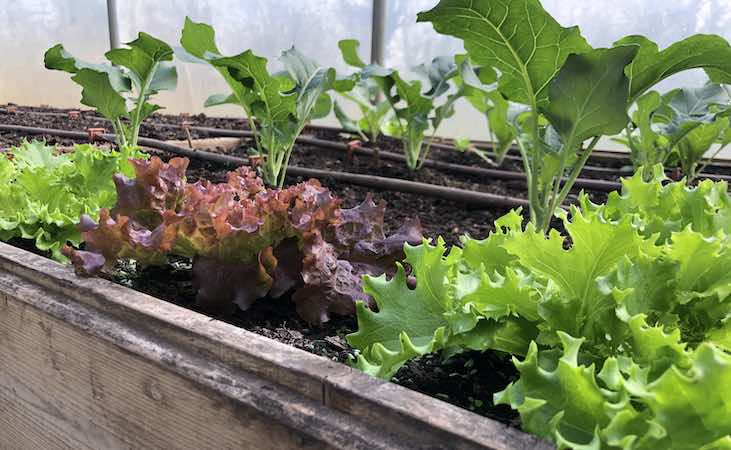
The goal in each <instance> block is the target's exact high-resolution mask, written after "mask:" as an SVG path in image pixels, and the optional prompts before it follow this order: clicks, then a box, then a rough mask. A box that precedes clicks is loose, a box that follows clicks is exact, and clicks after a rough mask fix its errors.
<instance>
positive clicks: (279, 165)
mask: <svg viewBox="0 0 731 450" xmlns="http://www.w3.org/2000/svg"><path fill="white" fill-rule="evenodd" d="M180 43H181V45H182V46H183V49H181V50H180V54H181V56H182V58H183V59H185V60H187V61H191V62H198V63H205V64H210V65H211V66H213V67H214V68H215V69H216V70H217V71H218V72H219V73H220V74H221V75H222V76H223V78H224V79H225V80H226V83H227V84H228V86H229V88H230V89H231V93H230V94H216V95H212V96H211V97H209V98H208V100H206V103H205V106H215V105H222V104H234V105H238V106H239V107H241V108H242V109H243V110H244V112H245V114H246V116H247V118H248V121H249V127H250V129H251V130H252V131H253V132H254V141H255V143H256V150H255V152H256V153H257V154H258V155H260V156H263V157H264V159H265V160H264V162H263V163H262V164H261V165H260V166H259V167H260V170H261V174H262V178H263V179H264V181H265V182H266V183H267V184H268V185H270V186H277V187H282V186H283V185H284V179H285V176H286V173H287V166H288V165H289V159H290V156H291V155H292V150H293V149H294V145H295V140H296V139H297V137H298V136H299V135H300V133H301V132H302V130H303V129H304V127H305V126H306V125H307V123H309V122H310V121H311V120H313V119H318V118H322V117H325V116H327V115H328V114H329V113H330V109H331V105H332V100H331V99H330V96H329V95H328V94H327V91H328V90H330V89H332V88H333V84H334V82H335V70H334V69H332V68H324V67H321V66H320V65H318V64H317V63H316V62H315V61H313V60H311V59H310V58H307V57H306V56H304V55H303V54H301V53H300V52H299V51H297V50H296V49H295V48H294V47H292V48H291V49H289V50H287V51H285V52H283V53H282V55H281V57H280V60H281V62H282V63H283V64H284V67H285V68H286V73H270V72H269V70H268V69H267V60H266V59H265V58H262V57H260V56H257V55H255V54H254V53H253V52H252V51H251V50H246V51H245V52H243V53H240V54H238V55H234V56H223V55H222V54H221V52H220V51H219V50H218V47H217V45H216V41H215V31H214V30H213V28H212V27H211V26H210V25H207V24H204V23H196V22H193V21H192V20H190V18H186V19H185V26H184V27H183V33H182V37H181V39H180Z"/></svg>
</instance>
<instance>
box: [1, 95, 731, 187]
mask: <svg viewBox="0 0 731 450" xmlns="http://www.w3.org/2000/svg"><path fill="white" fill-rule="evenodd" d="M83 112H91V113H93V114H96V113H94V112H93V111H91V110H87V111H83ZM0 113H4V114H15V113H23V114H36V115H40V116H50V117H69V115H68V112H66V113H62V112H52V111H33V110H24V111H23V110H21V111H15V112H10V111H8V110H7V108H0ZM94 118H97V119H99V120H103V121H107V119H105V118H103V117H99V116H96V115H95V116H94ZM241 121H242V123H243V122H244V119H241ZM155 125H156V126H159V127H162V128H175V129H178V128H180V125H176V124H168V123H158V124H155ZM307 127H308V128H311V129H315V130H317V129H320V130H326V131H330V132H336V133H345V134H351V135H354V134H353V133H352V132H348V131H346V130H344V129H343V128H341V127H335V126H330V125H314V124H310V125H308V126H307ZM191 129H199V130H201V129H207V130H211V131H210V133H211V134H213V133H219V132H228V131H231V132H234V133H246V131H239V130H227V129H221V128H207V127H191ZM249 133H250V132H249ZM218 136H232V135H226V134H218ZM247 136H250V134H249V135H247ZM232 137H234V136H232ZM235 137H241V135H236V136H235ZM438 139H439V140H440V141H442V142H434V143H433V144H432V147H434V148H438V149H442V150H448V151H457V148H456V147H455V145H454V139H450V138H438ZM471 143H472V144H473V145H475V147H477V148H478V149H480V150H486V151H493V150H494V147H493V144H492V143H491V142H489V141H483V140H473V141H471ZM517 152H518V149H517V147H511V148H510V150H509V153H508V154H507V155H506V156H505V158H506V159H508V160H511V161H518V162H519V161H522V158H521V157H520V156H518V155H516V154H515V153H517ZM510 153H513V154H510ZM591 159H595V160H605V161H609V162H618V161H620V162H624V163H626V165H631V160H630V158H629V155H628V154H627V153H623V152H613V151H609V150H594V151H593V152H592V154H591ZM455 165H457V164H455ZM709 166H710V167H714V166H715V167H718V168H730V167H731V161H721V160H715V161H710V164H709ZM463 167H465V166H463ZM582 170H583V171H587V172H596V173H617V172H621V171H620V170H618V169H613V168H608V167H597V166H591V165H586V166H584V167H583V169H582ZM628 174H629V172H628ZM497 177H499V175H498V176H497ZM701 177H703V178H709V179H712V180H726V181H731V176H728V175H716V174H705V173H704V174H701ZM503 179H511V178H509V177H508V178H503ZM579 180H582V178H579ZM577 187H582V186H577ZM586 188H587V189H593V188H592V187H590V186H586ZM595 190H602V189H595Z"/></svg>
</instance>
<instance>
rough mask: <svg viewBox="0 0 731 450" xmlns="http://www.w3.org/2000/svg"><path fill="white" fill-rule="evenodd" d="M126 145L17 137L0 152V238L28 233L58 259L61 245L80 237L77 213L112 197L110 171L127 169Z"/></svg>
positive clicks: (95, 210) (129, 153)
mask: <svg viewBox="0 0 731 450" xmlns="http://www.w3.org/2000/svg"><path fill="white" fill-rule="evenodd" d="M138 156H141V155H139V154H137V153H136V152H135V151H133V150H131V149H129V148H126V147H125V148H122V149H121V150H120V151H119V152H117V151H113V150H101V149H99V148H96V147H93V146H91V145H77V146H75V147H74V149H73V151H71V152H69V153H60V152H58V151H56V149H55V148H53V147H49V146H46V145H45V144H44V143H43V142H37V141H33V142H27V141H25V142H23V143H22V144H21V145H20V146H18V147H12V148H10V149H9V151H8V152H7V153H6V154H4V153H0V240H2V241H8V240H10V239H13V238H23V239H31V240H33V241H34V242H35V245H36V247H37V248H38V249H39V250H43V251H48V252H50V253H51V255H52V256H53V258H54V259H56V260H60V261H63V260H65V258H64V256H63V255H62V254H61V247H62V246H63V245H64V244H66V243H67V242H70V243H72V244H73V245H79V244H80V243H81V236H80V233H79V231H78V229H77V227H76V225H77V224H78V222H79V216H80V215H81V214H87V215H89V216H91V217H94V218H96V217H98V214H99V210H100V209H101V208H107V207H110V206H112V205H114V202H115V200H116V198H117V195H116V191H115V186H114V183H113V182H112V175H113V174H115V173H126V174H128V175H130V176H131V175H133V174H134V171H133V169H132V166H131V165H130V164H129V162H128V161H127V159H128V158H130V157H138Z"/></svg>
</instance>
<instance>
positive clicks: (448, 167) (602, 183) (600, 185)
mask: <svg viewBox="0 0 731 450" xmlns="http://www.w3.org/2000/svg"><path fill="white" fill-rule="evenodd" d="M190 129H191V130H193V131H199V132H203V133H208V134H210V135H212V136H219V137H252V136H253V133H252V132H251V131H243V130H221V129H218V128H207V127H190ZM297 142H298V143H300V144H305V145H312V146H315V147H320V148H327V149H331V150H338V151H342V152H347V151H348V150H349V148H348V145H347V144H343V143H342V142H332V141H326V140H323V139H316V138H310V137H304V136H300V137H298V138H297ZM353 152H354V153H359V154H362V155H369V156H373V157H375V156H376V151H375V150H373V149H370V148H366V147H355V148H353ZM377 153H378V157H379V158H383V159H388V160H391V161H398V162H401V163H405V162H406V158H405V157H404V156H403V155H400V154H398V153H393V152H387V151H378V152H377ZM424 166H425V167H432V168H434V169H438V170H444V171H447V172H453V173H460V174H464V175H472V176H476V177H481V178H492V179H498V180H517V181H525V180H526V176H525V173H523V172H515V171H511V170H499V169H485V168H482V167H474V166H465V165H462V164H452V163H445V162H440V161H434V160H426V162H425V163H424ZM574 186H575V187H576V188H579V189H591V190H593V191H601V192H611V191H615V190H617V189H619V188H621V184H620V183H618V182H616V181H607V180H592V179H589V178H577V179H576V183H575V184H574Z"/></svg>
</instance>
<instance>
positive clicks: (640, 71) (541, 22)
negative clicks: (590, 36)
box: [418, 0, 731, 232]
mask: <svg viewBox="0 0 731 450" xmlns="http://www.w3.org/2000/svg"><path fill="white" fill-rule="evenodd" d="M418 20H419V21H420V22H431V23H432V24H433V26H434V28H435V29H436V31H437V32H439V33H442V34H447V35H450V36H454V37H457V38H459V39H462V40H463V42H464V45H465V50H466V51H467V56H468V58H469V60H470V61H471V63H472V64H474V66H475V67H479V68H483V70H490V69H492V70H494V71H495V73H496V74H498V75H499V79H498V81H497V91H498V92H499V93H500V95H501V96H502V99H503V100H506V101H508V102H512V103H514V104H517V105H521V107H520V108H512V111H510V110H509V111H508V113H503V112H502V111H501V113H500V115H507V118H508V121H507V123H508V124H509V126H510V127H511V128H512V129H513V132H514V134H515V139H514V140H515V142H516V143H517V145H518V147H519V149H520V151H521V155H522V158H523V165H524V170H525V172H526V176H527V180H528V196H529V201H530V216H531V221H532V222H533V223H534V224H535V226H536V227H537V228H538V229H540V230H543V231H544V232H545V231H547V230H548V227H549V224H550V221H551V218H552V217H553V214H554V211H555V210H556V208H558V207H559V206H560V205H561V204H562V203H563V202H564V200H565V199H566V197H567V196H568V194H569V192H570V191H571V188H572V187H573V184H574V182H575V180H576V178H577V177H578V175H579V173H580V172H581V169H582V167H583V166H584V164H585V163H586V161H587V159H588V158H589V155H590V154H591V152H592V150H593V149H594V147H595V146H596V144H597V142H599V139H600V138H601V137H602V136H612V135H615V134H617V133H619V132H620V131H622V130H624V129H625V128H626V126H627V124H628V122H629V117H628V113H627V111H628V109H629V108H630V106H631V105H632V104H634V103H635V102H636V101H637V100H638V99H639V98H640V97H641V96H642V95H643V94H644V93H645V92H647V91H648V90H650V89H651V88H652V87H653V86H654V85H655V84H657V83H658V82H660V81H662V80H664V79H665V78H667V77H670V76H672V75H674V74H676V73H679V72H681V71H684V70H689V69H695V68H703V69H705V70H706V72H707V74H708V75H709V77H710V78H711V80H712V81H714V82H727V81H728V80H729V79H731V47H729V45H728V42H726V40H725V39H723V38H721V37H719V36H713V35H695V36H691V37H689V38H686V39H684V40H682V41H679V42H676V43H674V44H672V45H671V46H669V47H667V48H666V49H664V50H662V51H660V50H659V48H658V46H657V44H655V43H654V42H652V41H651V40H649V39H647V38H646V37H644V36H627V37H625V38H622V39H620V40H619V41H617V42H616V43H615V44H614V46H613V47H612V48H600V49H594V48H592V47H591V46H590V45H589V44H588V43H587V42H586V40H585V39H584V38H583V37H582V36H581V34H580V31H579V28H578V27H570V28H566V27H563V26H561V25H560V24H559V23H558V22H557V21H556V20H555V19H554V18H553V17H551V16H550V15H549V14H548V13H547V12H546V11H545V10H544V9H543V7H542V6H541V4H540V2H539V1H538V0H518V1H510V2H508V1H502V0H441V1H440V2H439V4H438V5H437V6H436V7H434V8H433V9H432V10H430V11H426V12H422V13H420V14H419V16H418ZM483 84H484V82H483ZM488 84H489V83H488ZM483 91H488V92H489V91H490V90H489V89H483ZM496 98H497V97H496ZM500 101H501V100H500V99H498V100H497V102H496V103H495V104H498V103H500ZM498 108H500V109H502V110H504V109H505V107H504V105H501V106H498Z"/></svg>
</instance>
